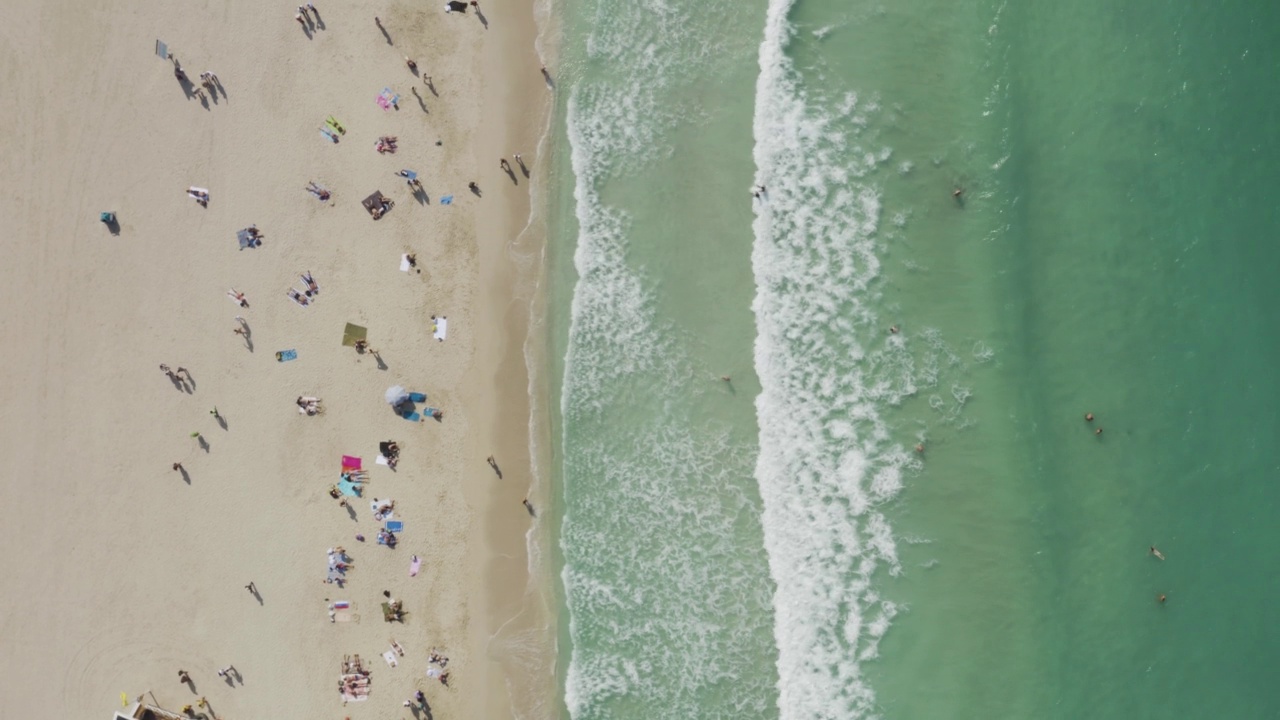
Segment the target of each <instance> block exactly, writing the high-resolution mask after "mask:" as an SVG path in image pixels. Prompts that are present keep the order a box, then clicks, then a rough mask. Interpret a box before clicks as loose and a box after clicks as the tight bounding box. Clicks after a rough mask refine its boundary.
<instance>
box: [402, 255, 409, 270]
mask: <svg viewBox="0 0 1280 720" xmlns="http://www.w3.org/2000/svg"><path fill="white" fill-rule="evenodd" d="M400 272H409V256H408V255H401V256H400Z"/></svg>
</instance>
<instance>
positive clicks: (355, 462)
mask: <svg viewBox="0 0 1280 720" xmlns="http://www.w3.org/2000/svg"><path fill="white" fill-rule="evenodd" d="M342 469H343V470H359V469H360V458H358V457H351V456H350V455H343V456H342Z"/></svg>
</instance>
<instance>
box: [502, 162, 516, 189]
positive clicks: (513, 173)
mask: <svg viewBox="0 0 1280 720" xmlns="http://www.w3.org/2000/svg"><path fill="white" fill-rule="evenodd" d="M502 171H503V172H505V173H506V174H507V177H509V178H511V184H512V185H519V184H520V181H519V180H516V171H515V170H512V169H511V165H509V164H507V163H503V164H502Z"/></svg>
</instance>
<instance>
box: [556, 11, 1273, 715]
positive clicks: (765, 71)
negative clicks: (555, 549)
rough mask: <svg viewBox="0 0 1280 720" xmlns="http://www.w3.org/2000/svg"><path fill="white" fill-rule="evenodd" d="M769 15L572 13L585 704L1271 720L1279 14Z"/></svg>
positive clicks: (576, 555) (575, 506)
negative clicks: (959, 192)
mask: <svg viewBox="0 0 1280 720" xmlns="http://www.w3.org/2000/svg"><path fill="white" fill-rule="evenodd" d="M774 5H776V7H770V8H767V7H766V5H765V3H763V2H760V3H729V2H717V1H715V0H712V1H711V2H707V3H700V4H699V5H698V6H697V8H694V9H693V10H691V9H690V8H676V7H674V6H668V5H663V4H659V3H656V2H629V3H622V2H614V1H613V0H566V2H565V3H563V4H562V5H561V6H560V7H559V9H558V12H559V13H560V15H561V19H562V22H563V23H564V28H565V36H564V46H563V48H562V52H563V56H564V67H563V69H562V70H561V71H560V73H559V86H558V90H557V92H558V94H559V102H560V104H559V107H558V112H557V124H556V126H557V132H558V135H557V137H556V140H555V145H556V148H557V152H558V156H557V159H556V170H555V172H554V173H553V175H554V180H555V182H556V188H555V192H554V193H553V194H554V197H553V200H552V202H553V212H552V230H553V236H552V246H551V278H552V284H551V293H552V295H551V298H552V318H551V321H552V322H551V323H550V327H551V331H552V347H553V350H554V352H553V355H554V356H555V357H556V358H557V361H556V362H557V363H558V365H557V366H556V367H555V368H554V372H553V374H554V376H555V378H556V382H555V393H556V396H557V398H558V406H559V407H560V408H561V410H562V416H561V417H559V418H557V426H556V437H557V439H558V444H557V452H556V459H557V463H558V466H557V479H558V480H559V482H560V505H559V507H560V509H561V510H562V511H563V516H564V523H563V529H562V532H561V537H560V541H561V547H560V553H561V557H562V565H563V567H564V573H563V577H564V579H565V581H566V596H565V599H566V607H565V613H566V618H567V619H568V621H569V622H568V623H567V625H566V637H565V638H564V641H565V643H566V644H565V645H564V646H563V647H567V648H569V649H568V650H567V651H566V652H565V654H564V656H563V664H564V667H563V672H562V674H563V677H564V683H565V687H566V697H567V706H568V708H569V710H570V712H571V714H572V715H573V716H574V717H576V718H606V717H607V718H631V717H642V716H643V717H650V716H653V715H655V714H656V715H657V716H660V717H776V716H782V717H794V718H809V717H832V718H838V717H872V716H877V715H878V716H883V717H888V718H921V717H929V718H940V717H954V718H975V717H1048V718H1078V717H1098V718H1129V717H1156V716H1164V717H1240V718H1246V717H1247V718H1252V717H1272V716H1275V715H1276V713H1277V712H1278V711H1277V708H1278V707H1280V690H1276V689H1275V688H1276V686H1275V685H1274V684H1273V683H1272V682H1270V678H1269V677H1267V675H1269V674H1270V671H1271V669H1272V668H1274V667H1277V666H1280V631H1277V630H1276V629H1275V623H1273V622H1271V621H1270V618H1269V613H1268V612H1267V610H1266V605H1265V603H1266V601H1267V599H1268V598H1269V597H1271V596H1272V595H1274V594H1275V591H1276V590H1277V589H1278V588H1277V585H1280V581H1277V580H1276V578H1275V575H1274V574H1273V572H1272V570H1271V568H1272V566H1273V565H1274V563H1273V562H1269V561H1270V555H1271V547H1272V546H1273V545H1274V544H1275V541H1276V539H1277V536H1278V535H1280V533H1277V531H1276V530H1275V529H1274V527H1273V523H1272V516H1273V515H1274V513H1275V510H1276V507H1277V500H1278V499H1280V489H1278V486H1277V483H1276V480H1275V477H1274V476H1275V468H1276V467H1277V465H1278V464H1280V462H1278V458H1277V457H1275V456H1276V454H1277V452H1276V450H1274V449H1273V447H1272V443H1271V440H1272V439H1273V438H1275V437H1277V431H1278V430H1280V427H1278V424H1280V421H1278V419H1277V413H1276V411H1275V410H1274V405H1275V402H1276V400H1277V398H1280V387H1277V383H1280V381H1278V380H1277V379H1276V373H1275V372H1274V371H1272V367H1273V366H1274V365H1275V363H1276V361H1277V360H1280V346H1278V344H1280V333H1277V332H1276V330H1277V328H1276V327H1275V325H1276V321H1275V320H1273V319H1272V309H1273V308H1274V307H1275V300H1276V297H1275V295H1276V294H1277V293H1278V292H1280V291H1277V290H1276V289H1275V288H1276V283H1275V281H1274V279H1273V275H1274V273H1275V271H1276V269H1277V267H1278V266H1280V262H1278V260H1280V257H1278V255H1280V254H1278V253H1277V251H1276V250H1274V249H1273V248H1272V247H1271V245H1272V243H1273V242H1274V241H1275V240H1274V238H1275V235H1276V230H1277V229H1278V227H1280V218H1278V217H1277V212H1276V210H1275V207H1276V203H1275V202H1274V201H1273V199H1272V197H1271V196H1272V195H1273V193H1274V192H1275V189H1276V188H1277V187H1280V183H1277V180H1280V177H1277V176H1278V175H1280V170H1277V165H1276V160H1277V158H1278V157H1280V148H1278V147H1277V145H1278V143H1277V141H1276V139H1275V130H1274V127H1275V124H1276V123H1275V121H1276V117H1277V114H1278V110H1280V97H1277V95H1276V93H1274V92H1272V90H1271V85H1272V84H1273V82H1274V78H1275V77H1277V70H1278V69H1280V62H1278V57H1277V52H1280V50H1278V49H1277V48H1280V44H1278V42H1277V41H1280V37H1277V35H1278V34H1280V22H1278V21H1280V18H1278V17H1277V15H1278V14H1280V10H1277V9H1273V8H1272V7H1271V6H1268V5H1265V4H1258V3H1244V2H1226V3H1219V4H1214V5H1212V6H1210V5H1209V4H1203V3H1190V2H1178V3H1169V2H1162V3H1157V2H1153V1H1150V0H1137V1H1135V2H1131V3H1123V4H1120V5H1118V6H1117V5H1116V4H1114V3H1103V2H1099V1H1097V0H1087V1H1086V2H1083V3H1074V4H1061V3H1060V4H1048V3H1036V4H1034V5H1033V6H1025V7H1024V6H1021V5H1012V4H1010V5H1003V4H1000V3H995V2H941V1H937V0H909V1H908V2H902V3H896V4H893V5H892V6H886V5H880V4H875V5H873V4H870V3H861V2H857V3H835V2H831V1H830V0H823V1H809V2H799V3H797V4H795V5H794V6H790V7H788V11H787V12H786V13H785V18H786V24H787V25H788V26H789V27H790V28H791V30H792V34H791V36H790V39H789V41H788V42H787V43H786V45H785V52H784V53H783V54H782V55H780V56H775V55H771V54H770V53H769V52H768V51H767V50H768V47H769V44H770V39H769V38H770V37H774V45H775V47H776V46H777V36H776V34H775V35H773V36H771V35H770V32H769V30H768V22H769V21H768V17H769V15H768V13H769V12H775V13H776V12H779V8H781V7H783V6H784V5H785V3H781V2H777V3H775V4H774ZM694 10H696V12H695V11H694ZM762 41H763V42H764V45H765V47H764V48H763V49H762V46H761V43H762ZM575 152H576V155H574V153H575ZM571 156H572V157H571ZM755 182H760V183H764V184H766V185H767V186H768V193H767V197H766V198H764V199H763V200H762V201H761V202H760V203H753V201H752V198H751V197H750V195H749V194H748V192H747V190H748V189H749V188H750V187H751V185H752V184H753V183H755ZM957 186H962V187H963V188H964V189H965V192H964V196H963V203H962V204H961V203H957V202H955V201H954V200H953V199H952V197H951V191H952V189H953V188H955V187H957ZM575 254H576V262H575ZM753 303H754V312H753ZM890 325H897V326H899V327H900V329H901V332H899V333H898V334H890V333H889V332H887V328H888V327H889V326H890ZM722 374H729V375H731V376H732V378H733V380H732V382H731V383H730V384H728V385H726V384H724V383H722V382H720V381H719V380H718V379H717V378H718V376H719V375H722ZM1085 412H1093V413H1095V414H1096V416H1097V417H1096V420H1095V421H1094V423H1093V424H1092V425H1090V424H1088V423H1086V422H1085V421H1084V419H1083V415H1084V413H1085ZM1099 426H1100V427H1102V428H1104V432H1103V434H1102V435H1101V436H1096V435H1094V434H1093V428H1095V427H1099ZM917 442H923V443H924V445H925V448H926V449H925V453H924V455H923V456H917V455H916V454H915V453H913V452H912V451H911V447H912V446H913V445H915V444H916V443H917ZM881 521H883V524H882V522H881ZM886 543H887V544H886ZM1152 544H1155V545H1157V546H1158V547H1159V548H1160V549H1161V551H1162V552H1163V553H1164V554H1165V556H1166V557H1167V560H1165V561H1163V562H1161V561H1159V560H1157V559H1155V558H1153V557H1151V556H1150V555H1149V554H1148V552H1147V548H1148V546H1150V545H1152ZM1160 594H1166V595H1167V598H1168V599H1167V602H1165V603H1164V604H1163V605H1162V604H1160V603H1158V602H1157V601H1156V598H1157V596H1159V595H1160ZM881 635H882V636H881Z"/></svg>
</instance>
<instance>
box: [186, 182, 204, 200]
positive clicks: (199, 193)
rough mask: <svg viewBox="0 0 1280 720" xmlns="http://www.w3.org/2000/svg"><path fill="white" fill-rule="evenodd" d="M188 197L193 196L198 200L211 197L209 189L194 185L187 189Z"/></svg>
mask: <svg viewBox="0 0 1280 720" xmlns="http://www.w3.org/2000/svg"><path fill="white" fill-rule="evenodd" d="M187 195H189V196H191V197H192V198H194V199H196V200H204V199H205V198H207V197H209V188H198V187H196V186H194V185H192V186H191V187H189V188H187Z"/></svg>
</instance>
